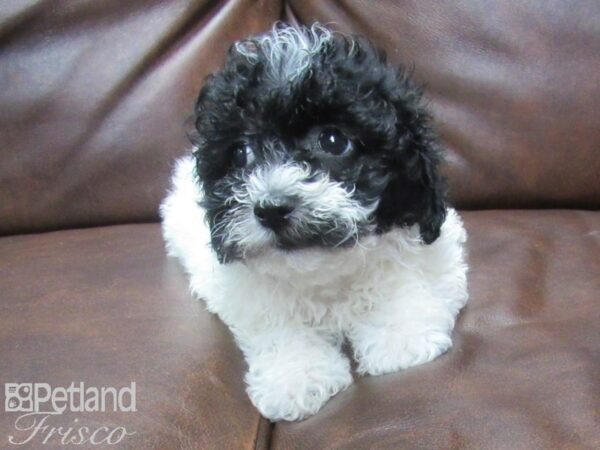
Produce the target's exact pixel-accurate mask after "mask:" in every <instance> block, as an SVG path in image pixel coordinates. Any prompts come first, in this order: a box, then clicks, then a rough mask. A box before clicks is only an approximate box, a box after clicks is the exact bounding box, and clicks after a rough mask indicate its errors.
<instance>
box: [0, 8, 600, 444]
mask: <svg viewBox="0 0 600 450" xmlns="http://www.w3.org/2000/svg"><path fill="white" fill-rule="evenodd" d="M276 20H285V21H289V22H296V23H311V22H313V21H314V20H318V21H320V22H322V23H332V24H334V26H335V27H337V28H338V29H341V30H343V31H349V32H360V33H363V34H366V35H367V36H369V37H370V38H371V39H373V40H374V41H375V42H376V43H377V44H378V45H379V46H381V47H382V48H384V49H385V50H386V51H387V54H388V58H389V59H390V60H391V61H394V62H403V63H404V64H405V65H408V66H410V67H414V77H415V79H416V80H417V81H418V82H419V83H421V84H423V85H424V86H425V89H426V94H427V101H428V103H429V105H430V107H431V109H432V110H433V112H434V114H435V117H436V121H437V126H438V129H439V132H440V135H441V137H442V140H443V142H444V146H445V148H446V160H447V162H446V169H445V170H446V175H447V177H448V180H449V183H450V189H451V198H452V202H453V203H454V205H456V206H457V207H458V208H459V209H460V210H461V214H462V215H463V217H464V219H465V222H466V227H467V230H468V233H469V236H470V237H469V243H468V251H469V264H470V275H469V286H470V287H469V290H470V302H469V304H468V306H467V308H466V309H465V310H464V311H463V313H462V314H461V316H460V319H459V321H458V325H457V328H456V331H455V333H454V340H455V345H454V348H453V349H452V350H451V351H450V352H449V353H448V354H446V355H444V356H442V357H440V358H439V359H437V360H435V361H434V362H432V363H430V364H426V365H423V366H420V367H417V368H413V369H410V370H406V371H404V372H402V373H398V374H393V375H387V376H382V377H364V378H360V377H358V376H357V377H355V384H354V385H353V386H351V387H350V388H349V389H347V390H346V391H344V392H343V393H341V394H339V395H337V396H336V397H335V398H334V399H333V400H331V401H330V402H329V403H328V404H327V405H326V406H325V407H324V408H323V410H322V411H321V412H320V413H318V414H317V415H316V416H314V417H312V418H310V419H308V420H306V421H303V422H298V423H276V424H270V423H268V422H267V421H265V420H264V419H262V418H261V417H260V416H259V414H258V413H257V411H256V410H255V409H254V408H253V407H252V405H251V404H250V402H249V400H248V398H247V396H246V394H245V392H244V385H243V381H242V374H243V372H244V364H245V363H244V361H243V359H242V356H241V354H240V352H239V350H238V349H237V348H236V346H235V344H234V342H233V341H232V338H231V335H230V334H229V332H228V330H227V329H226V328H225V326H224V325H222V324H221V323H220V321H219V320H218V319H217V318H216V317H213V316H212V315H210V314H208V313H207V312H206V311H205V310H204V307H203V304H202V303H201V302H198V301H195V300H193V299H192V298H191V296H190V295H189V293H188V287H187V280H186V277H185V275H184V273H183V272H182V270H181V268H180V267H179V265H178V263H177V262H176V261H175V260H173V259H170V258H168V257H166V256H165V252H164V249H163V242H162V239H161V234H160V225H159V224H158V214H157V207H158V204H159V202H160V200H161V199H162V198H163V196H164V195H165V190H166V188H167V185H168V179H169V173H170V170H171V166H172V162H173V160H174V159H175V158H176V157H177V156H178V155H181V154H182V153H183V152H184V151H185V149H186V147H187V145H188V141H187V138H186V134H185V124H186V120H187V119H188V117H189V115H190V113H191V111H192V105H193V103H194V100H195V96H196V93H197V91H198V89H199V87H200V86H201V84H202V80H203V78H204V77H205V76H206V75H207V74H208V73H210V72H211V71H213V70H214V69H215V68H216V67H218V65H219V63H220V62H221V61H222V59H223V55H224V53H225V51H226V49H227V48H228V46H229V45H230V44H231V42H232V41H234V40H235V39H238V38H242V37H245V36H247V35H249V34H253V33H256V32H260V31H263V30H266V29H268V28H270V27H271V26H272V24H273V22H274V21H276ZM599 73H600V3H599V2H598V1H597V0H548V1H543V2H542V1H535V0H506V1H502V2H500V1H498V2H485V1H481V0H479V1H478V0H463V1H460V2H438V1H434V0H419V1H408V0H400V1H397V0H396V1H394V0H377V1H367V0H362V1H361V0H340V1H335V0H290V1H283V0H229V1H224V0H223V1H218V0H214V1H212V0H210V1H209V0H126V1H125V0H102V1H99V0H52V1H50V0H47V1H43V0H37V1H36V0H6V1H4V2H2V6H1V7H0V87H1V89H0V106H1V108H0V233H1V234H2V237H1V238H0V383H2V384H4V383H7V382H20V383H24V382H31V383H48V384H50V385H52V386H67V385H69V383H71V382H77V383H78V382H80V381H82V382H85V384H86V386H98V387H99V386H115V387H119V386H124V385H127V384H129V383H130V382H132V381H134V382H135V383H136V412H123V411H112V410H111V411H107V412H85V413H80V412H73V411H71V412H69V411H65V412H64V413H63V414H61V415H58V416H52V417H50V418H49V419H48V425H49V426H54V427H58V426H61V427H63V428H64V429H66V428H68V427H74V428H78V427H81V426H87V427H89V428H90V429H95V428H98V427H102V426H106V427H112V428H114V427H118V426H121V427H125V428H126V429H127V430H128V432H131V433H135V434H131V435H127V436H126V438H125V439H123V440H122V441H121V442H120V443H119V444H117V445H113V446H111V445H108V444H107V443H106V442H104V443H103V444H101V445H98V446H93V445H91V444H90V443H89V442H88V443H87V444H84V445H80V448H92V447H93V448H128V449H158V448H164V449H197V448H198V449H248V448H261V449H262V448H267V447H272V448H277V449H290V448H299V449H300V448H302V449H304V448H306V449H312V448H314V449H325V448H331V449H333V448H335V449H340V448H344V449H367V448H377V449H379V448H390V449H400V448H407V449H417V448H419V449H420V448H424V449H428V448H431V449H442V448H443V449H446V448H452V449H463V448H468V449H592V448H600V213H599V212H598V207H599V206H600V125H599V124H600V75H599ZM0 388H1V387H0ZM5 398H6V396H5ZM18 416H19V415H18V414H17V413H14V412H6V411H4V410H3V411H2V412H1V413H0V446H1V447H2V448H11V447H13V445H11V444H10V442H9V436H13V438H15V437H20V438H24V436H25V435H26V434H27V432H26V431H23V430H21V431H19V430H16V429H15V421H16V419H17V418H18ZM64 429H63V432H64V431H65V430H64ZM30 431H31V430H30ZM47 432H49V430H48V429H47V430H46V433H47ZM56 436H57V435H55V436H51V437H50V438H49V439H48V442H47V444H46V445H45V446H43V445H42V444H41V442H42V437H43V433H42V430H39V434H38V435H37V436H34V439H32V440H31V441H29V442H27V443H26V444H25V445H22V446H21V448H62V446H61V443H60V442H59V441H58V440H57V437H56Z"/></svg>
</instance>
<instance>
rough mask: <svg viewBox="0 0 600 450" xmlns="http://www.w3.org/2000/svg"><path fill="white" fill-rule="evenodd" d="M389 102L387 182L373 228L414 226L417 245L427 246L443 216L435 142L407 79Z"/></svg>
mask: <svg viewBox="0 0 600 450" xmlns="http://www.w3.org/2000/svg"><path fill="white" fill-rule="evenodd" d="M390 98H391V99H392V103H393V104H394V108H395V110H396V114H397V124H396V128H397V129H396V131H397V133H396V143H395V148H394V149H392V150H391V151H390V152H389V154H388V158H387V161H386V166H387V171H388V175H389V180H390V181H389V182H388V185H387V187H386V189H385V190H384V192H383V194H382V195H381V200H380V206H379V208H378V211H377V219H378V224H379V226H380V228H382V229H383V230H385V229H387V228H389V227H391V226H393V225H401V226H410V225H413V224H415V223H417V224H418V225H419V229H420V234H421V238H422V240H423V242H425V243H426V244H431V243H432V242H433V241H435V240H436V239H437V238H438V237H439V235H440V229H441V227H442V224H443V223H444V220H445V218H446V201H445V197H446V189H445V183H444V180H443V179H442V177H441V176H440V174H439V172H438V166H439V163H440V161H441V153H440V149H439V144H438V140H437V137H436V136H435V134H434V132H433V130H432V127H431V119H430V116H429V114H428V113H427V112H426V111H425V110H424V109H423V108H422V106H421V105H420V102H421V91H420V90H419V89H417V88H416V87H414V86H413V85H412V83H411V82H410V81H409V80H408V78H407V77H405V76H402V77H401V79H400V82H399V83H398V84H397V86H396V88H395V89H394V92H393V93H392V95H391V96H390Z"/></svg>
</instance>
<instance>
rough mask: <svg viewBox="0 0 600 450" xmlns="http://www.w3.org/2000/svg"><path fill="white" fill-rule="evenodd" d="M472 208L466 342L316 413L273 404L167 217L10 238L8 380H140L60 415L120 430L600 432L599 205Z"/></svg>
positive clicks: (488, 438) (238, 438)
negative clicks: (99, 404)
mask: <svg viewBox="0 0 600 450" xmlns="http://www.w3.org/2000/svg"><path fill="white" fill-rule="evenodd" d="M463 217H464V218H465V222H466V226H467V229H468V232H469V235H470V240H469V261H470V278H469V285H470V295H471V299H470V302H469V304H468V306H467V308H466V310H465V311H464V312H463V314H462V315H461V316H460V319H459V321H458V325H457V328H456V332H455V346H454V348H453V349H452V350H451V351H450V353H448V354H447V355H444V356H442V357H440V358H439V359H437V360H436V361H434V362H432V363H430V364H427V365H424V366H421V367H417V368H413V369H410V370H407V371H405V372H402V373H398V374H393V375H387V376H382V377H365V378H360V377H358V376H357V377H356V378H355V379H356V382H355V384H354V385H353V386H351V387H350V388H349V389H348V390H346V391H345V392H343V393H341V394H339V395H338V396H337V397H335V398H334V399H333V400H332V401H331V402H330V403H328V404H327V405H326V406H325V407H324V409H323V410H322V411H321V412H320V413H319V414H318V415H316V416H315V417H312V418H310V419H308V420H306V421H304V422H300V423H278V424H276V425H275V426H274V427H272V429H271V427H270V426H269V425H268V424H267V423H266V422H265V421H264V420H263V419H260V417H259V415H258V413H257V412H256V411H255V410H254V408H253V407H252V405H251V404H250V402H249V400H248V399H247V397H246V395H245V392H244V385H243V380H242V377H243V372H244V370H245V363H244V362H243V359H242V355H241V354H240V352H239V351H238V349H237V348H236V346H235V343H234V342H233V340H232V338H231V336H230V334H229V332H228V330H227V329H226V327H225V326H224V325H223V324H221V322H220V321H219V320H218V319H217V318H216V317H214V316H212V315H210V314H209V313H207V312H206V311H205V310H204V308H203V304H202V303H201V302H199V301H196V300H193V299H192V298H191V297H190V295H189V294H188V288H187V279H186V276H185V274H184V273H183V271H182V270H181V268H180V267H179V265H178V263H177V262H176V261H175V260H173V259H171V258H168V257H166V256H165V253H164V249H163V243H162V239H161V236H160V228H159V225H158V224H146V225H123V226H111V227H100V228H92V229H82V230H71V231H60V232H51V233H44V234H39V235H22V236H12V237H4V238H0V255H2V258H0V363H1V365H2V370H0V382H25V381H30V382H47V383H50V384H54V385H68V384H69V383H70V382H71V381H84V382H85V383H86V385H90V386H92V385H95V386H123V385H126V384H128V383H129V382H131V381H135V382H136V383H137V409H138V412H135V413H104V414H101V413H89V414H83V415H82V414H75V415H66V416H62V417H61V418H59V419H60V420H59V424H60V425H63V426H65V425H68V424H69V423H70V420H72V418H73V417H75V416H77V417H79V420H80V422H85V421H86V420H87V421H90V422H92V423H98V424H102V423H111V424H115V425H114V426H116V425H121V426H125V427H127V428H128V429H129V430H131V431H135V432H136V434H135V435H134V436H131V437H128V438H127V439H126V440H125V441H124V443H123V444H124V445H123V447H122V448H132V449H140V448H199V449H201V448H236V449H242V448H255V447H264V446H266V445H267V444H268V443H269V440H270V441H271V442H270V443H271V444H272V445H273V447H274V448H300V447H301V448H318V449H321V448H347V449H356V448H375V444H377V448H415V446H419V447H421V448H458V447H460V448H474V449H487V448H490V449H491V448H594V447H595V448H598V446H600V434H599V433H598V430H597V424H598V411H600V398H599V397H598V395H597V394H598V392H600V380H599V378H598V373H600V358H599V357H598V355H599V354H600V328H599V327H598V324H599V323H600V308H598V292H600V279H599V276H598V274H599V273H600V213H598V212H581V211H488V212H465V213H463ZM15 418H16V414H15V413H5V414H3V415H2V416H1V417H0V431H1V433H2V435H3V436H7V435H8V434H9V433H13V432H14V430H13V423H14V420H15ZM57 420H58V419H57ZM271 432H272V435H271V436H270V433H271ZM3 439H4V437H3ZM32 448H36V447H35V446H34V447H32Z"/></svg>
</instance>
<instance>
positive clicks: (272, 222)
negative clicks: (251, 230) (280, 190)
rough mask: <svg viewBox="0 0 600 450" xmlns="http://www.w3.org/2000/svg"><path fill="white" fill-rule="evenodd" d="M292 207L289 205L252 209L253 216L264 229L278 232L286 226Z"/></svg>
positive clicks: (264, 206)
mask: <svg viewBox="0 0 600 450" xmlns="http://www.w3.org/2000/svg"><path fill="white" fill-rule="evenodd" d="M292 211H294V207H293V206H292V205H291V204H289V203H282V204H277V205H268V204H267V205H263V206H258V205H257V206H255V207H254V215H255V216H256V218H257V219H258V221H259V222H260V223H261V224H262V225H263V226H265V227H267V228H270V229H272V230H273V231H279V230H281V229H282V228H283V227H285V226H286V225H287V223H288V222H289V219H290V214H291V213H292Z"/></svg>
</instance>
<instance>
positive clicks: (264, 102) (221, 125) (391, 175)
mask: <svg viewBox="0 0 600 450" xmlns="http://www.w3.org/2000/svg"><path fill="white" fill-rule="evenodd" d="M195 114H196V116H195V120H196V121H195V124H196V131H197V133H195V135H196V138H195V141H196V142H195V145H196V151H195V156H196V160H197V172H198V175H199V178H200V181H201V183H202V187H203V190H204V199H203V203H202V206H203V207H204V208H205V209H206V217H207V220H208V222H209V226H210V229H211V235H212V245H213V248H214V250H215V251H216V252H217V254H218V255H219V258H220V260H221V261H222V262H228V261H232V260H235V259H240V258H249V257H251V256H253V255H256V254H259V253H261V252H262V251H264V250H266V249H269V248H281V249H286V250H294V249H299V248H306V247H311V246H320V247H339V246H349V245H353V244H355V243H356V242H357V241H358V240H359V239H360V238H361V237H362V236H365V235H367V234H372V233H382V232H385V231H387V230H389V229H390V228H391V227H393V226H411V225H414V224H418V226H419V229H420V234H421V237H422V240H423V242H424V243H426V244H429V243H431V242H433V241H434V240H435V239H436V238H437V237H438V236H439V233H440V227H441V224H442V223H443V221H444V217H445V204H444V191H443V186H442V182H441V180H440V178H439V176H438V173H437V165H438V161H439V152H438V146H437V141H436V139H435V137H434V135H433V133H432V131H431V128H430V118H429V115H428V114H427V112H426V111H425V110H424V109H423V107H422V105H421V92H420V91H419V89H417V88H416V87H415V86H414V85H413V84H412V83H411V82H410V80H409V79H408V75H407V74H406V73H405V72H404V71H402V70H401V69H398V68H394V67H391V66H388V65H387V64H386V61H385V56H384V54H383V53H382V52H379V51H377V50H376V49H375V48H374V47H373V46H372V45H371V44H369V43H368V42H367V41H365V40H364V39H362V38H360V37H348V36H343V35H340V34H337V33H333V32H331V31H329V30H328V29H326V28H324V27H322V26H320V25H313V26H312V27H311V28H296V27H287V26H277V27H275V28H274V29H273V30H272V31H271V32H269V33H267V34H264V35H261V36H258V37H256V38H251V39H248V40H244V41H240V42H237V43H236V44H234V45H233V46H232V47H231V49H230V51H229V55H228V58H227V61H226V63H225V65H224V67H223V69H222V70H221V71H220V72H218V73H216V74H215V75H213V76H212V77H210V78H209V79H208V80H207V82H206V83H205V86H204V87H203V88H202V90H201V92H200V95H199V98H198V101H197V104H196V111H195Z"/></svg>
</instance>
